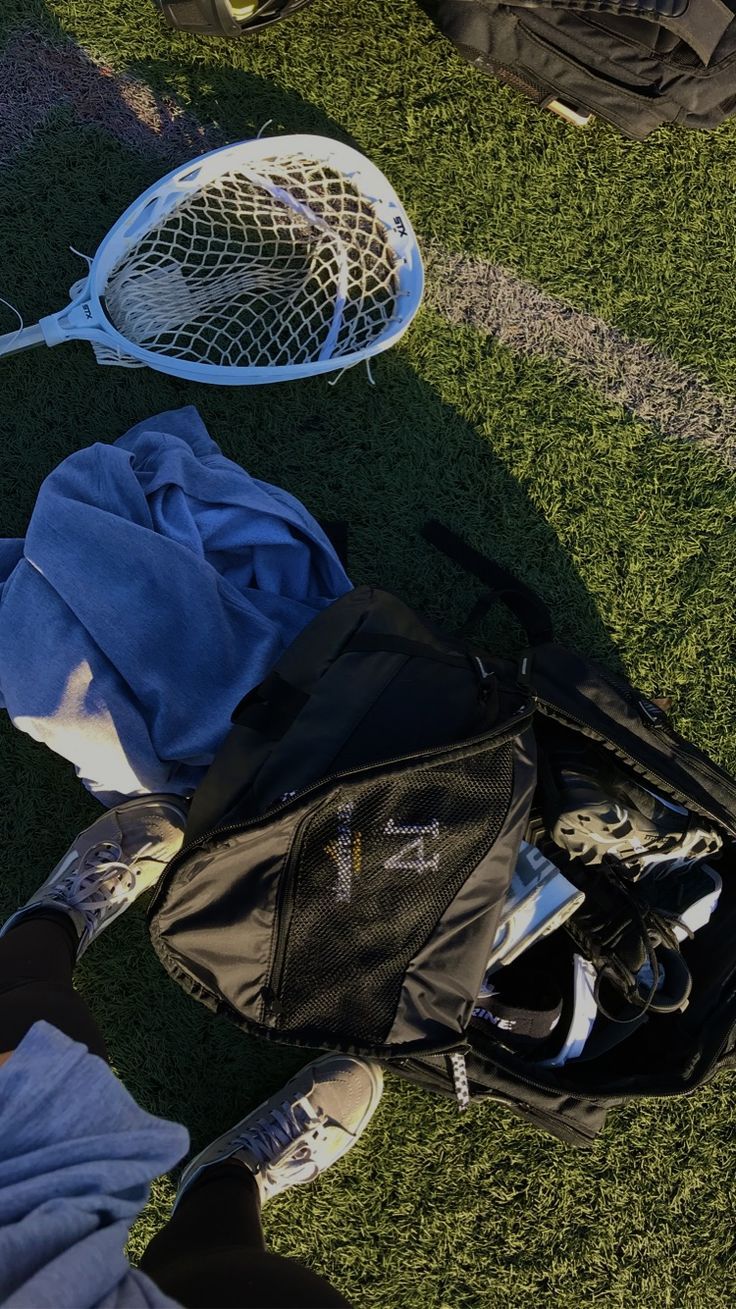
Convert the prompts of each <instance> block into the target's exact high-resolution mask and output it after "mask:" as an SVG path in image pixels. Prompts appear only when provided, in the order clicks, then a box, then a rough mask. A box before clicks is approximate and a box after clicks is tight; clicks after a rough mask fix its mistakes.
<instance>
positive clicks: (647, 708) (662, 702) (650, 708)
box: [637, 696, 672, 731]
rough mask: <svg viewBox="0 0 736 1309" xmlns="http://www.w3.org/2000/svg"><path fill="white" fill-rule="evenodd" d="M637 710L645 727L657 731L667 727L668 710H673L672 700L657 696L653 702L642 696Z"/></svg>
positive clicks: (667, 697)
mask: <svg viewBox="0 0 736 1309" xmlns="http://www.w3.org/2000/svg"><path fill="white" fill-rule="evenodd" d="M637 708H638V710H639V713H640V715H641V719H642V722H643V723H644V724H645V726H646V727H652V728H654V729H655V731H656V730H657V729H659V728H660V727H666V726H667V722H668V718H667V710H668V709H671V708H672V700H671V699H670V697H669V696H656V697H653V698H652V699H651V700H648V699H646V697H644V696H642V698H641V699H640V700H638V701H637Z"/></svg>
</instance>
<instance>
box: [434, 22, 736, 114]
mask: <svg viewBox="0 0 736 1309" xmlns="http://www.w3.org/2000/svg"><path fill="white" fill-rule="evenodd" d="M418 3H419V4H420V6H421V8H422V9H424V11H425V12H426V13H427V14H428V16H429V17H430V18H431V19H432V21H433V22H434V23H435V25H436V26H437V27H438V28H439V30H440V31H441V32H442V33H443V35H445V36H446V37H447V38H448V39H449V40H450V41H451V42H452V43H453V44H454V45H455V46H456V48H457V49H458V51H459V52H460V54H462V55H463V57H464V58H466V59H467V60H469V61H470V62H471V63H472V64H474V65H475V66H476V67H477V68H479V69H481V70H482V71H484V72H486V73H489V74H491V75H492V76H495V77H497V78H498V79H499V80H501V81H505V82H507V83H509V84H510V85H512V86H515V87H516V88H517V89H518V90H521V91H523V92H524V93H525V94H526V95H527V96H528V97H529V98H530V99H532V100H534V101H535V103H537V104H539V105H542V106H544V105H547V104H549V103H550V102H551V101H553V100H559V101H562V102H563V103H564V104H566V105H568V106H569V107H571V108H572V109H574V110H575V111H577V112H579V113H582V114H588V113H589V114H594V115H596V116H598V117H600V118H604V119H606V121H608V122H610V123H612V124H613V125H614V126H616V127H618V128H619V129H620V131H622V132H623V133H624V134H625V135H627V136H630V137H631V138H633V139H636V140H644V139H645V138H646V137H647V136H648V135H649V134H650V133H651V132H653V131H655V130H656V129H657V128H658V127H660V126H662V125H663V124H666V123H677V124H679V125H681V126H685V127H692V128H698V129H708V128H714V127H717V126H718V124H719V123H721V122H723V120H724V119H725V118H728V117H730V116H731V115H733V114H734V113H735V112H736V27H735V25H734V14H733V12H732V9H731V7H730V6H729V5H727V4H724V3H723V0H689V3H687V4H684V5H683V4H682V2H681V0H673V2H671V0H630V2H629V0H610V2H609V0H547V2H546V3H535V2H534V0H528V2H527V0H519V3H514V4H497V3H493V0H418Z"/></svg>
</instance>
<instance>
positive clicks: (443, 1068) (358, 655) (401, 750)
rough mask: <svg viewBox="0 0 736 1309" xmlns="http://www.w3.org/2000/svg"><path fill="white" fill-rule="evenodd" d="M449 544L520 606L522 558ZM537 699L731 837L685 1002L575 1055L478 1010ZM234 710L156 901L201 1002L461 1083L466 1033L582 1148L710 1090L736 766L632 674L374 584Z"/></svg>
mask: <svg viewBox="0 0 736 1309" xmlns="http://www.w3.org/2000/svg"><path fill="white" fill-rule="evenodd" d="M443 540H444V544H445V546H448V544H449V545H450V546H451V545H452V544H453V543H452V541H451V540H450V537H449V536H448V534H445V537H444V538H443ZM451 553H452V554H453V555H454V557H456V559H457V561H458V562H460V563H461V564H464V565H468V561H470V564H471V565H472V569H473V571H475V572H476V573H477V574H478V576H479V577H481V579H482V580H483V582H484V584H485V585H491V586H493V587H495V590H496V593H497V595H498V596H500V597H502V598H503V600H504V602H505V603H507V604H510V605H512V607H515V608H518V606H517V605H516V597H515V594H514V579H513V578H511V577H510V576H509V575H508V574H507V573H505V572H503V570H501V571H499V570H497V569H496V568H495V566H494V565H493V564H492V562H491V561H482V560H481V559H480V558H479V557H478V556H477V555H475V554H474V553H473V552H470V553H469V554H468V553H467V552H466V554H465V555H464V556H463V554H462V551H461V552H459V553H458V551H456V550H453V551H451ZM522 599H523V604H522V605H521V608H520V609H519V612H520V613H521V614H522V615H523V614H524V613H526V614H527V615H531V616H532V618H534V615H535V613H536V612H537V609H538V610H539V615H542V607H539V606H535V604H534V603H533V601H534V597H533V595H532V594H531V593H530V592H529V591H528V588H527V589H524V590H523V592H522ZM542 617H543V615H542ZM532 626H533V628H534V630H535V631H536V632H537V634H538V636H539V634H540V633H543V632H544V630H545V629H546V626H547V623H546V620H545V621H540V622H537V621H534V622H533V623H532ZM535 715H543V716H544V719H545V729H544V730H545V735H548V734H549V733H550V732H554V725H555V723H560V724H561V725H562V726H563V727H564V729H565V730H566V731H568V732H569V730H570V729H571V728H572V729H574V730H576V731H578V732H580V733H582V734H583V735H585V736H586V737H588V738H589V739H590V740H592V741H594V742H596V743H597V744H598V745H599V747H601V748H603V749H607V750H611V751H612V752H613V753H614V754H615V755H616V757H617V760H618V761H619V762H620V764H621V765H622V766H623V767H625V768H626V769H629V770H631V771H632V772H633V773H634V774H635V775H636V776H637V777H638V778H640V779H642V780H643V781H644V782H645V784H646V783H649V784H650V785H652V786H653V788H654V789H656V791H657V792H658V793H659V794H661V795H663V796H668V797H670V798H671V799H673V800H676V801H677V802H678V803H680V804H682V805H684V806H685V807H686V808H688V809H692V810H693V811H695V812H696V813H699V814H700V815H701V816H702V817H704V818H706V819H708V820H709V821H710V822H714V823H715V824H716V825H717V826H718V828H719V831H720V833H721V835H722V836H723V838H724V842H725V844H724V850H723V854H722V856H721V858H720V861H719V864H718V868H719V871H720V874H721V877H722V879H723V890H722V893H721V899H720V901H719V904H718V908H717V911H716V913H715V914H714V915H713V917H712V919H711V920H710V921H709V922H708V923H707V924H706V925H705V926H704V927H702V928H701V929H700V930H699V931H698V932H697V933H696V935H695V938H694V940H693V941H686V942H685V943H684V944H683V946H682V953H683V957H684V958H685V959H686V961H687V963H688V966H689V968H690V970H691V973H692V977H693V992H692V996H691V1001H690V1005H689V1007H688V1008H687V1009H686V1010H685V1012H684V1013H681V1014H677V1015H666V1016H665V1015H653V1014H650V1015H648V1016H646V1018H645V1021H644V1022H642V1023H640V1024H639V1025H638V1026H637V1027H636V1029H633V1030H632V1032H631V1034H628V1035H627V1037H626V1039H625V1040H624V1041H623V1042H620V1043H617V1044H610V1045H607V1044H606V1043H605V1042H599V1043H598V1044H597V1045H595V1043H594V1048H593V1047H591V1049H592V1050H593V1053H592V1055H591V1054H590V1052H589V1053H588V1055H587V1057H581V1058H580V1059H578V1060H575V1061H572V1062H571V1063H569V1064H567V1065H565V1066H564V1067H563V1068H559V1069H555V1068H545V1067H538V1066H536V1065H533V1066H532V1067H530V1064H529V1062H528V1061H527V1060H526V1059H524V1058H521V1057H520V1056H519V1055H518V1054H514V1053H513V1052H512V1051H511V1050H510V1049H508V1048H507V1047H505V1046H504V1045H503V1043H502V1042H501V1041H499V1039H498V1037H497V1035H496V1034H495V1032H494V1029H493V1028H492V1027H490V1026H489V1025H488V1024H487V1023H478V1022H474V1021H471V1015H472V1008H473V997H474V996H476V995H477V993H478V990H479V984H480V981H481V979H482V975H483V972H484V961H485V959H486V958H487V953H486V952H487V951H488V949H489V946H490V944H491V942H492V941H493V939H494V935H495V930H496V926H497V923H498V916H499V910H500V906H501V903H502V900H503V898H504V896H505V893H506V890H507V888H508V884H509V881H510V878H511V874H512V871H513V867H514V864H515V859H516V852H517V850H518V843H519V840H520V838H521V836H522V835H523V834H524V831H525V825H526V822H527V819H528V817H529V813H530V808H531V804H532V793H533V790H534V787H535V783H536V782H537V781H538V779H537V774H536V761H535V735H534V722H535ZM234 720H235V721H234V725H233V730H232V733H231V736H230V738H229V739H228V741H227V742H226V743H225V746H224V747H223V749H222V751H221V752H220V755H219V756H218V758H217V759H216V761H215V763H214V764H213V767H212V769H211V771H210V774H209V775H208V777H207V779H206V781H205V784H204V786H203V787H202V789H201V792H200V793H198V795H197V797H196V798H195V804H194V806H193V810H192V817H191V820H190V828H189V829H188V832H187V843H186V845H185V849H184V851H183V852H182V854H181V855H180V856H178V857H177V859H175V860H174V861H173V863H172V864H171V865H170V867H169V869H168V870H167V873H166V874H165V876H164V878H163V880H162V882H161V884H160V886H159V889H158V891H157V893H156V896H155V897H154V902H153V905H152V907H151V911H150V926H151V936H152V940H153V943H154V946H155V948H156V950H157V952H158V954H159V956H160V958H161V960H162V962H163V963H164V965H165V967H166V968H167V969H168V970H169V972H170V973H171V974H172V976H174V977H175V978H176V979H177V980H178V981H179V982H180V983H181V985H182V986H184V987H185V988H186V989H187V990H188V991H189V992H190V993H191V994H192V995H194V996H195V997H196V998H198V999H200V1000H202V1001H203V1002H204V1003H205V1004H208V1005H210V1006H211V1007H212V1008H213V1009H218V1010H220V1011H222V1012H225V1013H226V1014H228V1015H229V1016H230V1017H231V1018H232V1019H233V1020H234V1021H235V1022H237V1023H239V1024H240V1025H241V1026H243V1027H244V1028H246V1029H247V1030H248V1031H250V1032H253V1033H254V1034H257V1035H260V1036H264V1037H267V1038H268V1039H272V1040H280V1041H285V1042H288V1043H290V1044H295V1045H306V1046H309V1047H311V1048H324V1047H327V1048H333V1049H345V1050H354V1051H357V1052H362V1053H365V1054H372V1055H374V1056H375V1057H379V1058H381V1059H383V1060H385V1061H387V1062H389V1063H390V1065H391V1066H392V1067H395V1068H396V1070H397V1071H399V1072H401V1073H402V1074H403V1075H404V1076H406V1077H408V1078H410V1079H411V1080H413V1081H415V1082H417V1083H418V1084H419V1085H422V1086H425V1087H427V1089H431V1090H434V1091H438V1092H440V1093H444V1094H448V1095H453V1094H455V1078H456V1076H457V1069H456V1067H455V1068H453V1066H452V1064H451V1062H450V1058H449V1053H450V1052H456V1051H459V1050H462V1051H464V1056H465V1065H466V1071H467V1077H468V1090H469V1094H470V1096H471V1098H477V1099H481V1098H490V1099H491V1100H493V1099H495V1100H498V1101H500V1102H502V1103H504V1104H507V1105H508V1106H509V1107H510V1108H512V1109H513V1110H514V1112H516V1113H518V1114H519V1115H521V1116H522V1117H523V1118H525V1119H527V1120H528V1121H530V1122H533V1123H535V1124H536V1125H537V1126H539V1127H540V1128H542V1129H544V1130H545V1131H549V1132H552V1133H553V1134H554V1135H557V1136H558V1137H560V1139H562V1140H565V1141H567V1142H569V1143H571V1144H574V1145H577V1146H585V1145H590V1144H591V1143H592V1141H593V1140H594V1139H595V1136H596V1135H597V1133H598V1132H599V1131H600V1130H601V1129H602V1127H603V1124H604V1122H605V1116H606V1113H607V1111H608V1110H609V1109H610V1108H613V1107H615V1106H617V1105H619V1104H621V1103H624V1102H626V1101H627V1100H629V1099H632V1098H634V1099H635V1098H638V1097H641V1096H649V1095H654V1096H656V1095H674V1094H681V1093H683V1092H687V1091H690V1090H693V1089H695V1088H696V1087H697V1086H699V1085H700V1084H702V1083H703V1082H705V1081H707V1080H708V1079H709V1078H710V1077H711V1076H713V1075H714V1073H715V1072H716V1071H717V1070H718V1068H719V1067H721V1066H723V1065H724V1064H726V1063H728V1062H729V1061H730V1060H732V1059H733V1048H734V1034H735V1033H736V841H735V840H734V837H736V781H735V780H734V779H733V778H731V777H730V776H729V775H728V774H727V773H726V772H724V770H723V769H720V768H718V767H717V765H716V764H715V763H714V762H713V761H712V760H710V759H709V758H708V757H707V756H706V755H705V754H704V753H703V752H702V751H700V750H698V749H697V748H696V747H695V746H694V745H692V744H691V743H690V742H687V741H684V740H683V739H682V738H681V737H680V736H678V735H677V733H675V732H674V731H673V730H672V728H671V727H670V725H669V723H668V721H667V719H666V717H665V715H664V714H663V713H662V711H661V709H660V708H658V706H657V705H656V704H654V703H652V702H651V701H650V700H649V699H647V697H646V696H644V695H642V694H641V693H640V692H638V691H637V690H636V689H635V688H633V687H632V686H630V685H629V684H628V683H626V682H625V681H623V680H621V679H616V678H612V677H611V676H610V675H609V674H608V673H606V672H605V671H604V670H601V669H600V668H598V667H596V666H595V665H593V664H591V663H590V662H588V661H587V660H586V659H585V658H583V657H582V656H581V655H578V654H575V653H574V652H571V651H569V650H566V649H565V648H564V647H562V646H559V645H557V644H556V643H555V642H554V641H551V640H547V639H542V638H541V636H539V640H538V644H537V645H536V646H534V647H533V648H532V649H530V650H529V651H527V652H526V654H525V655H524V656H522V658H521V659H520V660H519V661H518V663H514V662H512V661H509V660H502V659H497V658H495V657H493V656H492V655H490V654H488V653H487V652H485V651H482V650H478V649H477V648H476V647H474V646H473V645H469V644H466V643H465V642H464V641H462V640H460V639H455V638H450V637H447V636H444V635H443V634H442V633H440V632H437V631H435V630H434V629H432V628H431V627H430V626H429V625H428V624H427V623H426V622H424V621H423V620H422V619H421V618H419V616H418V615H416V614H415V613H413V611H411V610H410V609H408V608H407V607H406V606H405V605H403V604H402V602H401V601H399V600H397V599H396V598H395V597H392V596H389V595H387V594H386V593H384V592H381V591H376V590H374V589H372V588H360V589H358V590H357V591H355V592H352V593H351V594H350V595H349V596H346V597H344V598H343V599H342V600H340V601H338V602H337V603H336V604H335V605H333V606H331V608H330V609H328V610H327V611H325V612H324V613H323V614H322V615H320V616H319V617H318V618H317V619H315V621H314V623H313V624H312V625H311V626H310V627H309V628H308V629H307V630H306V632H305V633H303V634H302V636H301V637H300V638H299V640H298V641H297V642H295V643H294V645H293V646H292V647H291V648H290V649H289V650H288V651H287V652H286V654H285V656H284V657H283V658H282V660H281V661H280V662H279V665H278V666H277V668H276V669H275V670H274V672H273V674H272V675H271V677H270V678H268V679H266V682H265V683H264V684H263V686H262V687H261V688H258V689H257V690H256V692H254V693H253V695H252V696H249V697H246V701H245V702H243V704H242V705H240V706H238V707H237V709H236V711H235V714H234ZM398 756H401V757H398ZM294 792H296V794H294Z"/></svg>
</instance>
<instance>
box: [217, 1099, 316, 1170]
mask: <svg viewBox="0 0 736 1309" xmlns="http://www.w3.org/2000/svg"><path fill="white" fill-rule="evenodd" d="M327 1126H328V1119H327V1116H326V1114H325V1113H324V1112H323V1111H322V1110H321V1109H316V1110H315V1109H314V1108H313V1107H312V1105H311V1104H310V1103H309V1101H308V1100H307V1098H306V1097H303V1098H302V1099H300V1100H296V1101H291V1100H284V1101H283V1103H282V1104H280V1105H276V1106H275V1107H274V1108H273V1109H271V1110H270V1112H269V1113H268V1114H266V1115H265V1116H264V1117H263V1118H261V1119H260V1120H259V1121H258V1122H257V1123H256V1124H255V1125H254V1126H253V1127H249V1128H248V1129H247V1131H245V1132H243V1133H242V1135H241V1136H236V1137H234V1138H233V1145H234V1147H235V1150H238V1149H245V1150H247V1151H248V1152H249V1153H250V1154H251V1155H252V1157H253V1159H254V1161H255V1163H257V1164H258V1165H259V1166H260V1167H262V1168H264V1169H266V1170H268V1168H269V1167H270V1166H272V1165H273V1164H274V1162H275V1161H276V1159H277V1158H278V1156H279V1155H283V1154H284V1153H285V1152H286V1151H287V1150H288V1149H289V1147H290V1146H292V1145H295V1144H296V1142H297V1141H298V1139H299V1137H302V1136H306V1135H307V1134H308V1135H309V1137H310V1143H307V1142H306V1141H305V1142H304V1158H303V1160H302V1162H304V1163H307V1162H309V1160H310V1159H311V1158H312V1144H322V1143H323V1142H324V1141H326V1139H327ZM234 1152H235V1151H234ZM294 1157H295V1158H296V1157H297V1156H296V1155H295V1156H294Z"/></svg>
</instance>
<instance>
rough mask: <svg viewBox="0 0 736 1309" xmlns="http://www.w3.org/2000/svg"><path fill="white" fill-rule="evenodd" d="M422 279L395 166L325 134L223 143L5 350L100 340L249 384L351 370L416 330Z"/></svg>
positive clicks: (150, 196) (126, 359)
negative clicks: (67, 299)
mask: <svg viewBox="0 0 736 1309" xmlns="http://www.w3.org/2000/svg"><path fill="white" fill-rule="evenodd" d="M423 286H424V276H423V270H422V261H421V256H420V253H419V249H418V246H417V242H416V238H415V236H414V232H413V230H412V227H411V223H410V222H409V219H408V218H407V215H406V213H405V211H404V209H403V207H402V205H401V203H400V201H399V199H398V196H397V195H396V193H395V192H394V190H393V188H392V187H391V186H390V184H389V183H388V181H387V180H386V178H385V177H384V176H383V174H382V173H381V172H380V171H379V170H378V169H377V168H376V167H375V166H374V165H373V164H372V163H371V162H370V161H369V160H368V159H366V158H364V156H363V155H361V154H359V153H358V151H357V150H353V149H351V148H350V147H349V146H345V145H342V144H340V143H339V142H337V141H331V140H328V139H327V138H324V137H318V136H286V137H280V138H264V139H259V140H257V141H244V142H241V143H240V144H238V145H231V146H225V147H224V148H223V149H221V150H214V151H212V152H211V153H210V154H206V155H203V156H202V157H201V158H199V159H196V160H193V161H190V162H189V163H187V164H185V165H183V166H182V167H181V168H177V169H175V170H174V171H173V172H171V173H169V174H168V176H167V177H165V178H163V179H162V181H160V182H158V183H156V185H155V186H152V187H150V188H149V189H148V190H147V191H145V192H144V193H143V195H142V196H140V197H139V198H138V200H136V201H135V202H134V203H133V204H132V205H131V206H130V208H129V209H127V210H126V212H125V213H124V214H123V215H122V217H121V218H119V219H118V221H117V223H115V225H114V226H113V227H112V228H111V229H110V231H109V232H108V234H107V236H106V237H105V238H104V240H103V241H102V244H101V245H100V247H99V249H98V251H97V253H96V255H95V257H94V259H93V260H92V261H91V263H90V268H89V273H88V275H87V276H86V277H85V278H84V279H83V280H82V281H81V282H78V283H77V284H76V285H75V286H74V287H72V291H71V296H72V299H71V303H70V304H69V305H67V307H66V308H65V309H62V310H61V312H60V313H57V314H51V315H50V316H49V317H47V318H42V319H41V321H40V322H39V323H37V324H36V325H35V326H33V327H26V328H22V329H20V330H19V331H17V332H11V333H9V334H8V335H7V336H4V337H0V355H2V354H12V353H15V352H16V351H18V350H25V349H27V348H28V347H30V346H33V345H42V344H44V343H45V344H46V345H49V346H52V345H60V344H61V343H62V342H64V341H70V340H82V341H90V342H91V343H92V345H93V347H94V350H95V354H96V355H97V358H98V360H99V362H100V363H108V364H120V365H123V366H127V367H138V368H142V367H149V368H155V369H157V370H158V371H160V372H164V373H172V374H173V375H174V376H176V377H183V378H188V379H189V380H191V381H199V382H217V383H220V384H225V385H241V386H242V385H249V384H250V385H252V384H255V383H259V382H278V381H288V380H290V379H293V378H299V377H309V376H311V375H312V374H315V373H327V372H331V371H334V370H338V369H344V368H350V367H352V366H353V365H354V364H357V363H360V362H361V361H362V360H366V359H369V358H370V357H371V356H373V355H375V354H378V353H379V352H380V351H382V350H386V349H388V348H389V346H391V345H393V344H394V342H395V341H397V340H398V338H399V337H400V336H401V335H402V334H403V332H405V331H406V328H407V327H408V325H409V323H410V322H411V319H412V318H413V316H414V314H415V313H416V311H417V309H418V307H419V304H420V301H421V298H422V291H423Z"/></svg>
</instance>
